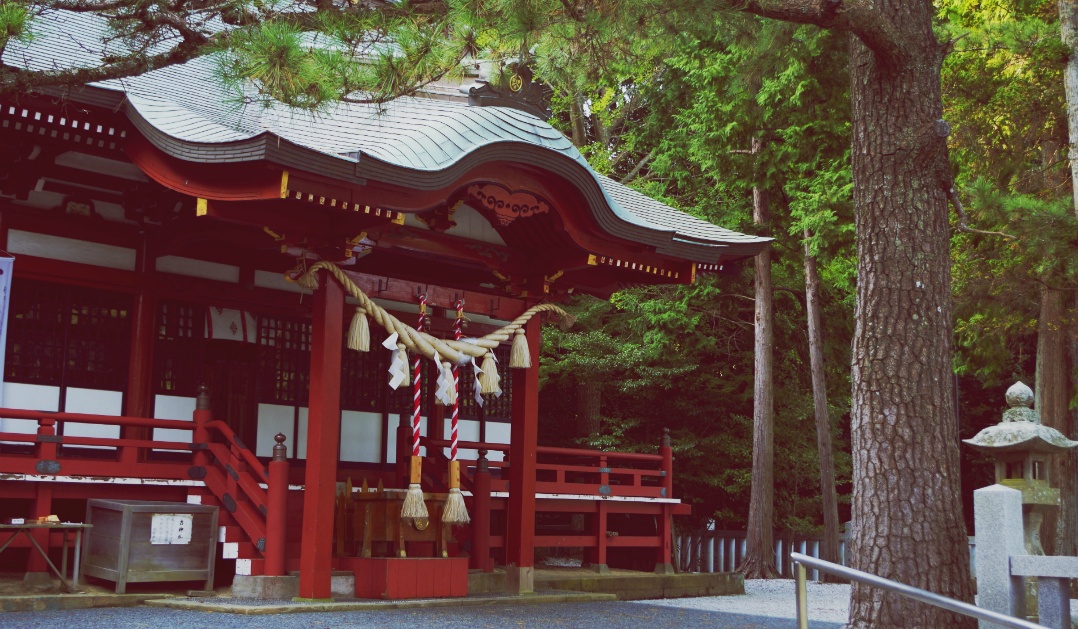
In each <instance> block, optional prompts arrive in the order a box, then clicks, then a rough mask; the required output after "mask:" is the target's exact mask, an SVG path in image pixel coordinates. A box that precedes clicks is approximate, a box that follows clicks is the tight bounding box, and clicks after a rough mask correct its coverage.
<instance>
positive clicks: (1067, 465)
mask: <svg viewBox="0 0 1078 629" xmlns="http://www.w3.org/2000/svg"><path fill="white" fill-rule="evenodd" d="M1076 313H1078V293H1075V294H1074V303H1073V305H1072V307H1071V310H1070V316H1069V318H1068V320H1067V321H1066V322H1065V324H1066V328H1067V354H1068V356H1069V358H1070V374H1071V381H1072V382H1073V383H1074V384H1073V385H1072V386H1075V387H1078V315H1076ZM1067 415H1068V425H1067V429H1066V431H1065V432H1064V434H1066V435H1067V437H1069V438H1070V439H1078V405H1075V406H1074V407H1072V408H1070V409H1069V410H1068V412H1067ZM1060 458H1061V459H1062V461H1061V463H1060V471H1059V495H1060V504H1059V521H1058V522H1057V523H1056V526H1057V528H1056V531H1057V535H1056V540H1057V543H1056V554H1058V555H1070V556H1075V555H1078V452H1076V451H1075V449H1071V450H1070V451H1068V452H1067V453H1066V454H1064V455H1063V456H1061V457H1060Z"/></svg>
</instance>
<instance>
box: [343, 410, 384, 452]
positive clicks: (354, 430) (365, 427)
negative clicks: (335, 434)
mask: <svg viewBox="0 0 1078 629" xmlns="http://www.w3.org/2000/svg"><path fill="white" fill-rule="evenodd" d="M340 460H342V461H356V462H360V463H381V462H382V414H381V413H364V412H361V411H343V412H342V413H341V455H340Z"/></svg>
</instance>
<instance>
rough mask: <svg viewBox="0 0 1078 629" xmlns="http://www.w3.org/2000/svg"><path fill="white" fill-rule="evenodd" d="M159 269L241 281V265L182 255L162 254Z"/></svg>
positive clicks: (167, 271) (210, 278) (229, 280)
mask: <svg viewBox="0 0 1078 629" xmlns="http://www.w3.org/2000/svg"><path fill="white" fill-rule="evenodd" d="M157 270H158V271H161V272H163V273H175V274H176V275H187V276H190V277H201V278H205V279H207V280H217V281H220V282H231V283H233V284H235V283H238V282H239V281H240V267H238V266H233V265H231V264H220V263H218V262H206V261H205V260H195V259H194V258H184V257H182V256H161V257H160V258H158V259H157Z"/></svg>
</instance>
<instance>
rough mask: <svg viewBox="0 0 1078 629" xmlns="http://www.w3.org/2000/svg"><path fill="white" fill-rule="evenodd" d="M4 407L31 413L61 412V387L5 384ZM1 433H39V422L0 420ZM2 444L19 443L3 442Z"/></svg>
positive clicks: (15, 383)
mask: <svg viewBox="0 0 1078 629" xmlns="http://www.w3.org/2000/svg"><path fill="white" fill-rule="evenodd" d="M4 406H5V407H6V408H18V409H23V410H29V411H51V412H54V413H55V412H56V411H58V410H60V387H48V386H43V385H40V384H21V383H18V382H5V383H4ZM0 432H14V433H18V434H22V435H32V434H35V433H37V422H33V421H27V420H25V419H3V418H0ZM0 443H17V442H14V441H3V442H0Z"/></svg>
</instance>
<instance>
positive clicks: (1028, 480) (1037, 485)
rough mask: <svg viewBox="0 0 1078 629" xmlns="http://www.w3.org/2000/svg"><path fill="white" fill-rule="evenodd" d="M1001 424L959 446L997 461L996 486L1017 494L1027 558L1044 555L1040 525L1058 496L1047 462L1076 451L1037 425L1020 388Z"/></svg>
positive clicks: (1029, 394)
mask: <svg viewBox="0 0 1078 629" xmlns="http://www.w3.org/2000/svg"><path fill="white" fill-rule="evenodd" d="M1007 404H1008V405H1009V406H1010V408H1008V409H1007V410H1006V411H1004V412H1003V421H1001V422H1000V423H998V424H996V425H995V426H989V427H988V428H985V429H984V430H982V431H981V432H979V433H977V435H976V436H974V437H973V438H972V439H964V440H963V441H964V442H965V443H967V444H969V445H970V446H972V447H973V448H975V449H976V450H979V451H981V452H985V453H987V454H991V455H992V456H993V457H994V458H995V460H996V483H998V484H1000V485H1004V486H1006V487H1010V488H1012V489H1017V490H1018V491H1020V492H1022V514H1023V519H1024V522H1023V524H1024V526H1025V535H1026V552H1027V553H1029V554H1030V555H1043V554H1044V549H1043V548H1041V536H1040V530H1041V521H1042V520H1043V519H1044V514H1045V513H1046V512H1048V511H1050V510H1053V509H1057V508H1059V490H1058V489H1055V488H1053V487H1052V486H1051V484H1050V483H1051V480H1052V479H1051V478H1050V477H1049V476H1050V472H1049V470H1050V469H1051V465H1050V463H1051V457H1052V456H1053V455H1056V454H1061V453H1063V452H1066V451H1067V450H1069V449H1071V448H1073V447H1075V446H1078V441H1071V440H1070V439H1067V438H1066V437H1065V436H1063V433H1061V432H1059V431H1058V430H1056V429H1055V428H1050V427H1048V426H1044V425H1042V424H1041V417H1040V414H1038V413H1037V411H1035V410H1033V408H1032V406H1033V391H1032V390H1031V389H1030V388H1029V387H1028V386H1026V385H1025V384H1023V383H1021V382H1016V383H1015V384H1014V385H1012V386H1011V388H1009V389H1007Z"/></svg>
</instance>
